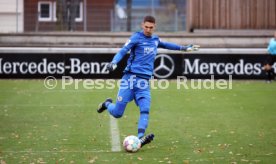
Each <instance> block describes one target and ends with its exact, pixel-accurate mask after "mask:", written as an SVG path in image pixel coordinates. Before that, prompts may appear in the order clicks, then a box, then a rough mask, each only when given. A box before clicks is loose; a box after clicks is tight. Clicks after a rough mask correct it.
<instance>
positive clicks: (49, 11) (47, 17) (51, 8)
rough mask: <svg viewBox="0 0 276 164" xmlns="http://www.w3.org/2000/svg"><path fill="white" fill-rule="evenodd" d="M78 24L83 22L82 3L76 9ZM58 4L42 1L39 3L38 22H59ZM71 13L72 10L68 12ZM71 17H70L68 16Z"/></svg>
mask: <svg viewBox="0 0 276 164" xmlns="http://www.w3.org/2000/svg"><path fill="white" fill-rule="evenodd" d="M76 10H77V11H76V18H75V21H76V22H81V21H83V3H82V2H80V3H79V4H77V7H76ZM56 12H57V4H56V2H50V1H40V2H38V20H39V21H41V22H50V21H54V22H56V21H57V13H56ZM68 12H70V10H69V11H68ZM67 16H69V15H67Z"/></svg>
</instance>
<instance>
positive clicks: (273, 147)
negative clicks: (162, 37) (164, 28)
mask: <svg viewBox="0 0 276 164" xmlns="http://www.w3.org/2000/svg"><path fill="white" fill-rule="evenodd" d="M176 88H177V87H176V82H175V81H171V82H170V87H169V88H168V89H166V90H162V89H155V90H152V106H151V112H150V123H149V128H148V130H147V132H153V133H154V134H155V135H156V137H155V140H154V141H153V142H152V143H151V144H149V145H146V146H145V147H143V148H142V149H141V150H139V152H137V153H126V152H125V151H124V150H122V151H119V152H112V151H111V148H112V144H111V137H112V136H111V134H110V117H109V115H108V113H107V112H105V113H103V114H100V115H99V114H98V113H96V111H95V109H96V107H97V105H98V103H99V102H101V101H103V100H104V99H105V98H106V97H112V98H114V99H115V96H116V94H117V90H107V89H106V90H104V89H102V90H97V89H90V90H89V89H84V88H82V87H79V88H78V89H74V87H68V88H66V89H61V87H60V81H59V84H58V86H57V88H56V89H53V90H49V89H46V88H45V87H44V85H43V81H42V80H1V81H0V92H1V94H0V161H1V162H0V163H1V164H2V163H8V164H9V163H114V164H115V163H120V164H122V163H185V164H188V163H204V164H205V163H219V164H221V163H233V164H238V163H273V162H275V161H276V137H275V136H276V83H271V84H266V83H264V82H263V81H234V82H233V86H232V89H225V90H219V89H211V90H208V89H198V90H197V89H183V88H182V89H180V90H178V89H176ZM138 115H139V110H138V108H137V107H136V106H135V104H134V103H133V102H132V103H130V104H129V105H128V106H127V109H126V112H125V115H124V117H123V118H121V119H119V120H118V121H117V123H118V127H119V134H120V141H121V142H122V140H123V139H124V137H125V136H127V135H129V134H136V131H137V120H138Z"/></svg>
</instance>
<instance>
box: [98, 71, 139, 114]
mask: <svg viewBox="0 0 276 164" xmlns="http://www.w3.org/2000/svg"><path fill="white" fill-rule="evenodd" d="M128 79H129V76H128V75H124V76H123V78H122V81H121V84H120V89H119V92H118V96H117V101H116V103H115V104H114V103H112V101H107V100H108V99H107V100H106V101H105V102H104V103H102V106H103V109H104V110H105V109H107V110H108V112H109V113H110V114H111V115H112V116H113V117H115V118H120V117H122V116H123V114H124V111H125V108H126V106H127V103H128V102H130V101H132V100H133V97H134V96H133V90H132V87H130V86H129V85H130V84H129V83H128V82H129V80H128ZM98 111H99V110H98Z"/></svg>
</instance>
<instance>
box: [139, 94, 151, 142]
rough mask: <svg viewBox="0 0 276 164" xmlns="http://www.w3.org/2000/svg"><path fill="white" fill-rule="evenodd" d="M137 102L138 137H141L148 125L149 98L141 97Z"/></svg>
mask: <svg viewBox="0 0 276 164" xmlns="http://www.w3.org/2000/svg"><path fill="white" fill-rule="evenodd" d="M137 104H138V106H139V108H140V118H139V121H138V138H142V137H143V136H144V134H145V132H146V129H147V127H148V121H149V111H150V99H149V98H145V97H142V98H140V99H138V100H137Z"/></svg>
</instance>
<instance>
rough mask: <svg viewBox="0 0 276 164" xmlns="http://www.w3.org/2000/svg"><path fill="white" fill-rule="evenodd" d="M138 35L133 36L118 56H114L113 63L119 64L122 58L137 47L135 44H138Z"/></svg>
mask: <svg viewBox="0 0 276 164" xmlns="http://www.w3.org/2000/svg"><path fill="white" fill-rule="evenodd" d="M137 40H138V38H137V35H136V34H133V35H132V36H131V37H130V38H129V40H128V41H127V42H126V43H125V45H124V46H123V47H122V48H121V49H120V51H119V52H117V53H116V55H115V56H114V58H113V60H112V63H115V64H117V63H119V62H120V61H121V60H122V58H123V57H124V56H125V55H126V54H127V53H128V52H129V50H130V49H131V48H132V47H134V46H135V44H136V43H137Z"/></svg>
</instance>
